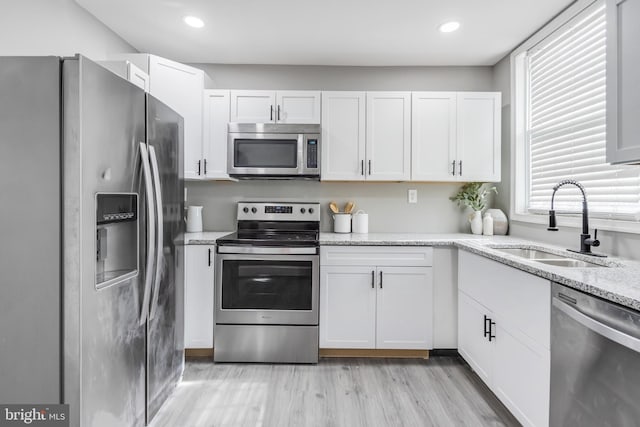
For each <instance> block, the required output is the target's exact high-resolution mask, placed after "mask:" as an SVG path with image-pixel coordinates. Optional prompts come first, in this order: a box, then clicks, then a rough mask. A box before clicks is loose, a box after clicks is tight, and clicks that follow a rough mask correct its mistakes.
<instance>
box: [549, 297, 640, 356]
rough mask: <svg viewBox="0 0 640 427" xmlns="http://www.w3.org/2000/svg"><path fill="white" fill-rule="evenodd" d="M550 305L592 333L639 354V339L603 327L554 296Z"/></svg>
mask: <svg viewBox="0 0 640 427" xmlns="http://www.w3.org/2000/svg"><path fill="white" fill-rule="evenodd" d="M552 304H553V306H554V307H555V308H557V309H558V310H560V311H562V312H563V313H564V314H566V315H567V316H569V317H571V318H572V319H573V320H575V321H576V322H578V323H580V324H581V325H583V326H584V327H586V328H589V329H590V330H592V331H593V332H595V333H597V334H599V335H602V336H603V337H605V338H608V339H610V340H611V341H614V342H616V343H618V344H620V345H621V346H623V347H626V348H628V349H630V350H633V351H635V352H637V353H640V339H638V338H636V337H633V336H631V335H629V334H625V333H624V332H622V331H619V330H617V329H615V328H612V327H611V326H609V325H605V324H604V323H602V322H600V321H598V320H596V319H594V318H592V317H591V316H587V315H586V314H584V313H583V312H581V311H580V310H577V309H576V308H574V307H572V306H571V305H570V304H568V303H566V302H564V301H562V300H561V299H559V298H557V297H555V296H554V297H553V301H552Z"/></svg>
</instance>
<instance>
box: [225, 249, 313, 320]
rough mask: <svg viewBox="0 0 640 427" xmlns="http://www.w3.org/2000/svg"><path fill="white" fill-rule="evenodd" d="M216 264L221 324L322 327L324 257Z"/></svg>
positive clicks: (240, 257)
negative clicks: (321, 264) (321, 263)
mask: <svg viewBox="0 0 640 427" xmlns="http://www.w3.org/2000/svg"><path fill="white" fill-rule="evenodd" d="M216 259H217V261H216V272H215V276H216V280H215V281H216V287H215V291H216V292H215V301H216V303H215V315H216V323H217V324H272V325H273V324H277V325H317V324H318V298H319V291H318V290H319V276H320V271H319V256H318V255H255V254H223V253H218V254H217V257H216Z"/></svg>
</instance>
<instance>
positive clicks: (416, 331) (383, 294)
mask: <svg viewBox="0 0 640 427" xmlns="http://www.w3.org/2000/svg"><path fill="white" fill-rule="evenodd" d="M394 252H395V253H394ZM388 254H389V255H392V256H391V257H388V258H387V256H386V255H388ZM431 258H432V251H431V248H425V247H419V248H415V249H413V248H411V249H409V250H407V248H404V247H354V248H345V247H331V246H328V247H322V248H320V259H321V262H320V347H321V348H342V349H350V348H357V349H405V350H409V349H412V350H427V349H431V348H432V328H433V279H432V271H431V270H432V269H431ZM376 259H387V261H386V262H385V263H384V264H373V263H372V261H374V260H376Z"/></svg>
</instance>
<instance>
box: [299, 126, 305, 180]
mask: <svg viewBox="0 0 640 427" xmlns="http://www.w3.org/2000/svg"><path fill="white" fill-rule="evenodd" d="M306 142H307V138H306V137H305V135H304V134H302V133H301V134H299V135H298V173H302V174H304V173H305V169H306V168H307V150H306V149H305V148H306V145H307V144H306Z"/></svg>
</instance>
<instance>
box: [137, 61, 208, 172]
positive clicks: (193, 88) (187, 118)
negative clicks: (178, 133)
mask: <svg viewBox="0 0 640 427" xmlns="http://www.w3.org/2000/svg"><path fill="white" fill-rule="evenodd" d="M149 78H150V82H149V83H150V85H149V93H150V94H151V95H153V96H154V97H155V98H158V99H159V100H160V101H162V102H164V103H165V104H167V105H168V106H169V107H171V108H172V109H173V110H175V111H176V112H177V113H178V114H180V115H181V116H182V118H183V119H184V153H185V158H184V177H185V178H186V179H198V178H201V177H202V175H201V173H202V164H199V162H200V161H201V159H202V157H201V156H202V93H203V91H204V72H203V71H202V70H199V69H197V68H193V67H189V66H187V65H184V64H180V63H178V62H174V61H170V60H168V59H164V58H160V57H158V56H155V55H149ZM199 166H200V167H199ZM198 172H200V174H199V173H198Z"/></svg>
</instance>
